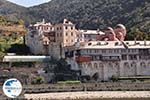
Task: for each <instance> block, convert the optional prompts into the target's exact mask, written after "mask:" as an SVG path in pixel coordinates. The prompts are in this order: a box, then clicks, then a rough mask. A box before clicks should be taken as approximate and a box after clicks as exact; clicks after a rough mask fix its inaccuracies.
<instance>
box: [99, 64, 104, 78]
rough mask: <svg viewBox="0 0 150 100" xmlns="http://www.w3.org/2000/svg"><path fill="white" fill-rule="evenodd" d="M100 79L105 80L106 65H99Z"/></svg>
mask: <svg viewBox="0 0 150 100" xmlns="http://www.w3.org/2000/svg"><path fill="white" fill-rule="evenodd" d="M99 79H100V80H104V65H103V64H102V63H99Z"/></svg>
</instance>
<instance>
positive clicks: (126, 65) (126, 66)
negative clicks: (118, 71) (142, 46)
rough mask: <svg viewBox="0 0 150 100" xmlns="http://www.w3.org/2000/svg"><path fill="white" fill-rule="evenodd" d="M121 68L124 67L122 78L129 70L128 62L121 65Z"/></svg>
mask: <svg viewBox="0 0 150 100" xmlns="http://www.w3.org/2000/svg"><path fill="white" fill-rule="evenodd" d="M123 67H124V76H128V70H129V67H130V66H129V63H128V62H125V63H124V64H123Z"/></svg>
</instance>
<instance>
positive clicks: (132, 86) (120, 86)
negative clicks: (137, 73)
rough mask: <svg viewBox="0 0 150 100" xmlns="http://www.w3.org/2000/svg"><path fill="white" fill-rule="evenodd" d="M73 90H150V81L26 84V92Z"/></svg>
mask: <svg viewBox="0 0 150 100" xmlns="http://www.w3.org/2000/svg"><path fill="white" fill-rule="evenodd" d="M72 91H150V82H146V83H143V82H139V83H138V82H135V83H129V82H128V83H120V82H116V83H114V82H109V83H86V84H49V85H44V84H43V85H30V86H24V93H47V92H72Z"/></svg>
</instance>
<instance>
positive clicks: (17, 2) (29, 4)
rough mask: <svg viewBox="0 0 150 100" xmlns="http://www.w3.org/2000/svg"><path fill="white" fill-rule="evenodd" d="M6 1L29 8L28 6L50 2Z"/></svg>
mask: <svg viewBox="0 0 150 100" xmlns="http://www.w3.org/2000/svg"><path fill="white" fill-rule="evenodd" d="M7 1H10V2H13V3H16V4H18V5H21V6H25V7H30V6H34V5H39V4H42V3H45V2H48V1H51V0H7Z"/></svg>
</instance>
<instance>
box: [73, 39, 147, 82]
mask: <svg viewBox="0 0 150 100" xmlns="http://www.w3.org/2000/svg"><path fill="white" fill-rule="evenodd" d="M75 51H76V52H75V54H76V61H77V62H78V64H79V69H80V70H81V72H82V75H83V76H84V75H89V76H91V77H92V76H93V75H94V74H96V73H97V74H98V76H99V80H109V79H110V78H111V77H112V76H113V75H115V76H137V75H144V76H145V75H150V41H124V43H122V42H119V41H90V42H88V43H86V44H85V45H84V46H83V45H82V46H80V47H79V48H77V49H76V50H75Z"/></svg>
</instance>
